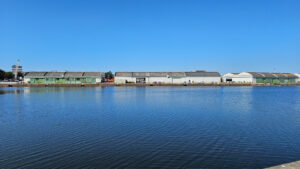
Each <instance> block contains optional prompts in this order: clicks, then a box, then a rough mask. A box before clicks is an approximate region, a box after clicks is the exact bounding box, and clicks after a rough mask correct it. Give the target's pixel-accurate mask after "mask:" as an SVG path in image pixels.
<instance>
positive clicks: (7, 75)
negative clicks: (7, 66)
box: [4, 72, 14, 80]
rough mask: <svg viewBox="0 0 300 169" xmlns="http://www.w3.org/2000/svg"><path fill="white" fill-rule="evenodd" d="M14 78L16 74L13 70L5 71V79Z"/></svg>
mask: <svg viewBox="0 0 300 169" xmlns="http://www.w3.org/2000/svg"><path fill="white" fill-rule="evenodd" d="M13 78H14V74H13V73H12V72H5V76H4V79H8V80H9V79H13Z"/></svg>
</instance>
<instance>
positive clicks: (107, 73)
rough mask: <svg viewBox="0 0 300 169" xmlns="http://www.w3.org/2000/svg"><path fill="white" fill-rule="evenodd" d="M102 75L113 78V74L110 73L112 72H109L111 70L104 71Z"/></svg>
mask: <svg viewBox="0 0 300 169" xmlns="http://www.w3.org/2000/svg"><path fill="white" fill-rule="evenodd" d="M104 75H105V78H106V79H111V78H114V75H113V74H112V72H111V71H109V72H106V73H105V74H104Z"/></svg>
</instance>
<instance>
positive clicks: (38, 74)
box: [25, 72, 47, 77]
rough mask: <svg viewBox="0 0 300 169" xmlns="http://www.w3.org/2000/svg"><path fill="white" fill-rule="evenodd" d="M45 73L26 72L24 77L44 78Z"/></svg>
mask: <svg viewBox="0 0 300 169" xmlns="http://www.w3.org/2000/svg"><path fill="white" fill-rule="evenodd" d="M46 73H47V72H27V73H25V77H44V76H45V74H46Z"/></svg>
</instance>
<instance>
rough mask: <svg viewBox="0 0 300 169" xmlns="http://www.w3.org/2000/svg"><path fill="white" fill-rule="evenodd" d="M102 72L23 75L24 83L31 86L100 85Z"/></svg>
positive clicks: (33, 73)
mask: <svg viewBox="0 0 300 169" xmlns="http://www.w3.org/2000/svg"><path fill="white" fill-rule="evenodd" d="M102 76H103V73H102V72H68V71H52V72H28V73H26V74H25V77H24V82H25V83H32V84H53V83H57V84H83V83H90V84H95V83H100V82H101V79H102Z"/></svg>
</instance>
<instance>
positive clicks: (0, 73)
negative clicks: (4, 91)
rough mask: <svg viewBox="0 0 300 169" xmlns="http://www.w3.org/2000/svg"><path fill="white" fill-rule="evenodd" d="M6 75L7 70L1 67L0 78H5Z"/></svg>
mask: <svg viewBox="0 0 300 169" xmlns="http://www.w3.org/2000/svg"><path fill="white" fill-rule="evenodd" d="M4 77H5V71H4V70H2V69H0V80H3V79H4Z"/></svg>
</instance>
